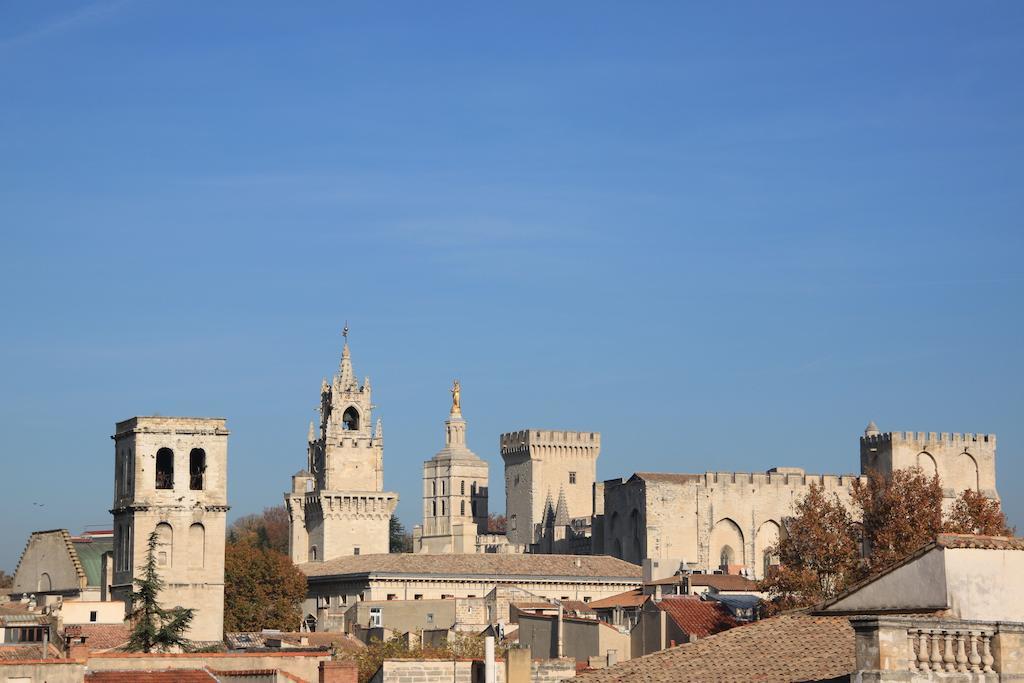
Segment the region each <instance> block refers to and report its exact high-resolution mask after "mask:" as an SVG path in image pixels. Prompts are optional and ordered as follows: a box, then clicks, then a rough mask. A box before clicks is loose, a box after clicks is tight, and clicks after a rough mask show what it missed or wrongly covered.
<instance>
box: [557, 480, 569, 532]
mask: <svg viewBox="0 0 1024 683" xmlns="http://www.w3.org/2000/svg"><path fill="white" fill-rule="evenodd" d="M555 526H569V505H568V504H567V503H566V502H565V489H564V488H562V487H561V486H559V487H558V507H557V508H555Z"/></svg>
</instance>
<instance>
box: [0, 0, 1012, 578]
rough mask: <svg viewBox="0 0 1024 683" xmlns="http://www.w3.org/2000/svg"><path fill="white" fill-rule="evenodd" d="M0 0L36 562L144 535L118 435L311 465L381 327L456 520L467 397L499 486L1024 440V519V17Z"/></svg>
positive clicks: (407, 420) (250, 459)
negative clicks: (332, 392)
mask: <svg viewBox="0 0 1024 683" xmlns="http://www.w3.org/2000/svg"><path fill="white" fill-rule="evenodd" d="M701 5H703V7H698V6H691V5H687V4H685V3H679V2H666V3H660V4H659V3H640V4H637V3H617V2H614V3H598V2H580V3H571V2H564V3H551V2H541V3H535V4H530V3H519V2H516V3H478V2H467V3H464V4H453V3H441V2H429V3H425V2H411V3H408V4H398V3H382V2H368V3H360V4H353V3H337V2H325V3H321V4H315V3H302V4H301V6H297V5H296V3H280V2H274V3H269V2H268V3H259V2H251V1H246V2H222V3H210V2H149V1H142V0H140V1H137V2H131V1H126V2H93V3H67V2H56V1H53V2H31V1H28V0H23V1H10V0H7V1H0V231H2V243H0V244H2V246H0V287H2V291H3V316H2V325H0V376H2V387H3V390H2V392H0V427H2V429H3V433H4V437H3V442H2V443H3V445H2V449H3V450H2V453H3V456H2V457H3V468H2V472H3V474H2V480H3V484H4V486H3V490H4V493H3V496H2V499H0V500H2V502H0V512H2V514H0V519H2V520H3V522H2V524H0V568H3V569H6V570H7V571H13V569H14V565H15V564H16V562H17V558H18V556H19V554H20V552H21V549H22V548H23V547H24V543H25V539H26V537H27V535H28V534H29V532H30V531H32V530H34V529H49V528H54V527H66V528H69V529H70V530H72V531H73V532H77V531H81V530H82V529H83V528H85V527H86V526H87V525H103V526H109V524H110V515H109V513H108V509H109V508H110V505H111V502H112V498H113V456H114V451H113V446H112V442H111V441H110V439H109V436H110V434H112V433H113V427H114V422H115V421H117V420H121V419H124V418H127V417H129V416H132V415H136V414H151V413H161V414H164V415H179V414H183V415H211V416H224V417H227V418H228V424H229V427H230V429H231V430H232V434H231V438H230V445H229V453H230V493H229V496H230V502H231V504H232V511H231V513H230V514H231V515H232V517H235V516H238V515H241V514H245V513H249V512H253V511H257V510H259V509H261V508H262V507H264V506H269V505H275V504H279V503H280V502H281V501H282V498H281V494H282V492H283V491H285V490H286V489H287V488H288V485H289V479H288V478H289V476H290V475H291V474H292V473H293V472H295V471H296V470H298V469H300V468H301V467H303V466H304V464H305V438H306V428H307V423H308V421H309V419H310V418H311V417H313V415H314V408H315V406H316V405H317V401H318V391H319V386H320V379H321V377H323V376H325V375H328V376H329V375H330V374H331V373H333V372H334V371H335V370H336V368H337V364H338V358H339V355H340V351H341V341H342V340H341V337H340V334H339V333H340V330H341V327H342V325H343V324H344V321H345V320H346V319H347V320H348V321H349V323H350V325H351V327H352V336H351V344H352V352H353V360H354V363H355V368H356V372H357V373H358V374H359V375H360V376H363V375H370V376H371V377H372V380H373V387H374V399H375V403H376V405H377V406H378V408H377V411H376V413H375V415H379V416H381V417H382V418H383V420H384V429H385V435H386V439H385V454H384V462H385V483H386V486H387V488H388V489H389V490H393V491H397V492H398V493H399V495H400V496H401V498H402V501H401V503H400V505H399V514H400V516H401V518H402V520H403V522H405V523H406V525H407V526H410V527H411V526H412V524H414V523H417V522H418V521H419V519H420V501H419V499H418V496H419V491H420V488H419V479H420V476H421V464H422V461H423V460H424V459H426V458H429V457H431V456H432V455H433V454H434V453H435V452H436V451H437V450H438V449H439V448H441V446H442V444H443V433H442V422H443V420H444V418H445V417H446V416H447V412H448V406H449V402H450V395H449V393H448V388H449V386H450V383H451V380H452V378H453V377H458V378H459V379H461V380H462V385H463V396H462V398H463V410H464V413H465V416H466V418H467V419H468V421H469V444H470V446H471V447H472V448H473V449H474V450H475V451H476V452H477V453H479V454H480V455H481V456H483V457H486V458H487V459H488V460H489V461H490V463H491V483H492V495H493V503H492V508H494V509H496V510H499V511H500V510H501V509H503V507H504V496H503V485H502V479H503V477H502V473H501V460H500V457H499V456H498V453H497V450H498V435H499V434H500V433H501V432H504V431H510V430H515V429H520V428H524V427H538V428H554V429H580V430H599V431H600V432H602V435H603V451H602V454H601V458H600V460H599V462H598V476H599V477H600V478H613V477H619V476H629V474H630V473H632V472H633V471H636V470H663V471H676V472H702V471H705V470H709V469H711V470H725V471H728V470H738V471H764V470H765V469H767V468H769V467H772V466H776V465H788V466H800V467H804V468H806V469H807V470H808V471H810V472H826V473H843V472H854V471H856V470H857V469H858V466H859V465H858V445H857V439H858V436H859V435H860V434H861V432H862V430H863V429H864V426H865V424H866V423H867V422H868V420H871V419H874V420H876V421H877V422H878V424H879V426H880V427H881V428H882V429H883V430H916V431H949V432H953V431H970V432H994V433H997V434H998V437H999V451H998V475H999V489H1000V492H1001V494H1002V496H1003V500H1004V503H1005V507H1006V509H1007V510H1008V512H1009V513H1010V516H1011V520H1012V521H1013V522H1014V523H1015V524H1017V525H1018V526H1024V502H1022V501H1021V498H1020V490H1021V487H1022V485H1024V465H1022V463H1021V460H1020V454H1021V452H1022V449H1024V425H1022V423H1021V416H1022V409H1024V398H1022V388H1021V387H1022V374H1024V360H1022V355H1021V348H1022V333H1024V306H1022V295H1024V266H1022V261H1021V257H1022V252H1024V236H1022V235H1024V231H1022V215H1024V211H1022V209H1024V193H1022V187H1024V125H1022V122H1024V92H1022V91H1024V85H1022V84H1024V81H1022V80H1021V73H1022V72H1024V4H1022V3H1019V2H1005V3H998V2H986V3H963V2H957V3H943V2H923V3H912V2H906V3H884V4H881V3H880V4H878V5H876V6H874V7H872V6H869V5H865V4H863V3H859V4H856V5H848V6H843V5H842V4H840V3H815V2H804V3H787V2H772V3H765V2H753V3H749V4H744V3H727V8H724V7H723V4H722V3H711V5H712V6H713V9H709V8H708V4H707V3H701Z"/></svg>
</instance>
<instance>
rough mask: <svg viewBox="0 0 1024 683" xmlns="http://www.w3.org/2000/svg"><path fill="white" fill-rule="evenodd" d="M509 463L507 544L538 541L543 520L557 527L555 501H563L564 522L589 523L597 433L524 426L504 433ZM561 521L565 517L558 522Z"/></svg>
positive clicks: (598, 442) (503, 453)
mask: <svg viewBox="0 0 1024 683" xmlns="http://www.w3.org/2000/svg"><path fill="white" fill-rule="evenodd" d="M499 442H500V447H501V457H502V459H503V460H504V462H505V516H506V520H507V524H508V531H507V532H506V533H507V535H508V539H509V542H510V543H512V544H515V545H526V546H529V545H533V544H537V543H539V542H540V541H541V539H542V538H543V537H544V529H545V524H546V523H547V524H549V525H553V524H554V517H555V514H556V512H557V510H556V505H559V506H561V503H558V504H556V501H564V506H563V507H564V515H563V516H564V517H565V520H564V521H565V522H566V524H562V525H560V526H563V527H564V526H567V525H571V523H572V521H573V520H577V519H578V520H581V521H582V524H580V523H577V525H578V526H586V527H589V525H590V524H589V520H590V519H591V518H592V516H593V514H594V500H593V488H594V482H595V480H596V478H597V458H598V456H599V455H600V454H601V434H600V433H599V432H565V431H554V430H544V429H524V430H521V431H518V432H509V433H507V434H502V435H501V437H500V440H499ZM559 521H562V520H559Z"/></svg>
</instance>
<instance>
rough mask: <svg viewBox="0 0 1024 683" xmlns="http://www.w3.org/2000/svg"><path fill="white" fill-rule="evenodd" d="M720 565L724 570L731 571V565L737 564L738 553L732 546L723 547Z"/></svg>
mask: <svg viewBox="0 0 1024 683" xmlns="http://www.w3.org/2000/svg"><path fill="white" fill-rule="evenodd" d="M718 559H719V562H718V565H719V566H720V567H721V568H722V569H723V570H727V569H729V565H730V564H736V553H735V551H733V549H732V546H731V545H725V546H722V554H721V556H719V558H718Z"/></svg>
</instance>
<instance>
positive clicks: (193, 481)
mask: <svg viewBox="0 0 1024 683" xmlns="http://www.w3.org/2000/svg"><path fill="white" fill-rule="evenodd" d="M205 479H206V451H204V450H203V449H202V448H193V449H192V452H191V453H189V454H188V487H189V489H191V490H193V491H202V490H203V489H204V488H206V487H205V486H204V482H205Z"/></svg>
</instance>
